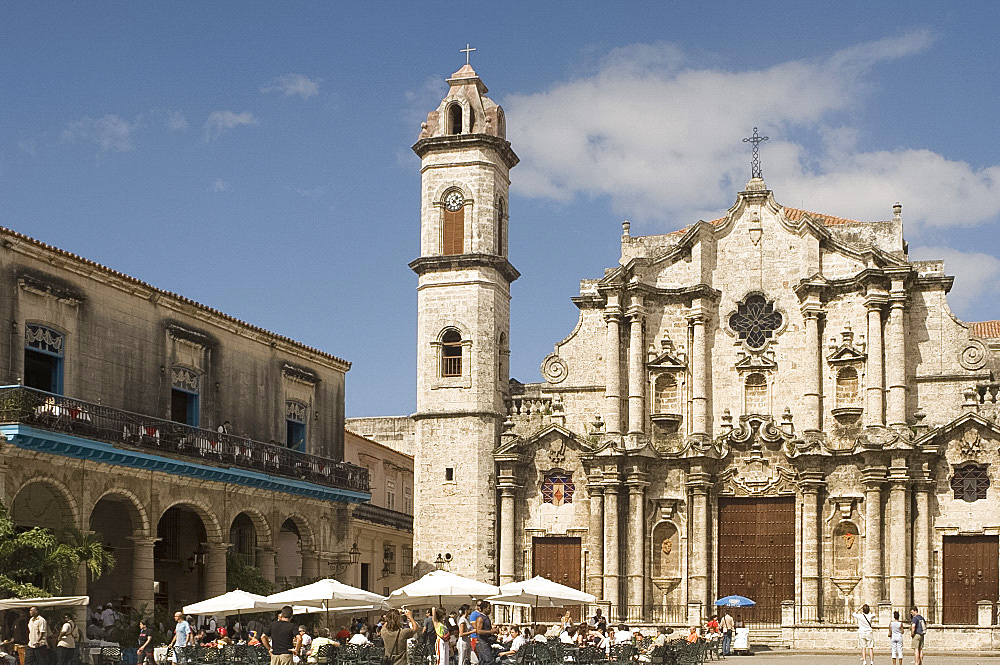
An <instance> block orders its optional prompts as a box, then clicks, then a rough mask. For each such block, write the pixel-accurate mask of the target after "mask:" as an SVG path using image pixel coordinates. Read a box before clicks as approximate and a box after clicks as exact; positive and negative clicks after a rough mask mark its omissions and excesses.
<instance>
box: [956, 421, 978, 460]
mask: <svg viewBox="0 0 1000 665" xmlns="http://www.w3.org/2000/svg"><path fill="white" fill-rule="evenodd" d="M959 450H961V451H962V454H963V455H965V456H966V457H977V456H978V455H979V453H981V452H982V451H983V441H982V438H981V437H980V436H979V430H978V429H976V428H975V427H970V428H968V429H967V430H965V431H964V432H963V433H962V442H961V444H960V446H959Z"/></svg>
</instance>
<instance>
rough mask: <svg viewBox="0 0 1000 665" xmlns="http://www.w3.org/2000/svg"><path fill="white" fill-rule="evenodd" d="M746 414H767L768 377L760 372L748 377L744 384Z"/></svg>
mask: <svg viewBox="0 0 1000 665" xmlns="http://www.w3.org/2000/svg"><path fill="white" fill-rule="evenodd" d="M743 396H744V402H745V408H744V410H743V412H744V413H745V414H751V413H756V414H766V413H767V412H768V411H769V409H768V408H767V377H765V376H764V375H763V374H761V373H760V372H754V373H753V374H750V375H749V376H747V378H746V381H744V383H743Z"/></svg>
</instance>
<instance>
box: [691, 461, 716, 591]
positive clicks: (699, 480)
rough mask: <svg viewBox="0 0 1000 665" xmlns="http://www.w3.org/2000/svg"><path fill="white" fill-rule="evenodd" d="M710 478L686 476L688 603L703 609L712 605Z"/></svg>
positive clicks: (696, 472) (709, 476) (705, 476)
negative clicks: (687, 499)
mask: <svg viewBox="0 0 1000 665" xmlns="http://www.w3.org/2000/svg"><path fill="white" fill-rule="evenodd" d="M711 487H712V485H711V475H710V474H708V473H704V472H702V471H700V470H697V471H691V472H690V473H688V481H687V488H688V492H689V493H690V495H691V501H690V503H689V505H690V506H691V518H690V522H689V524H690V533H689V534H688V543H689V545H688V547H689V548H690V551H689V554H688V601H689V603H699V604H700V605H701V606H702V607H703V608H704V607H707V606H708V604H709V603H710V602H711V600H710V599H709V594H710V592H711V589H712V585H711V580H710V579H709V573H710V572H711V570H710V569H711V564H712V553H711V551H710V546H711V542H712V541H711V538H710V533H709V525H710V524H711V522H712V520H711V519H710V517H711V516H710V515H709V500H708V499H709V492H710V491H711Z"/></svg>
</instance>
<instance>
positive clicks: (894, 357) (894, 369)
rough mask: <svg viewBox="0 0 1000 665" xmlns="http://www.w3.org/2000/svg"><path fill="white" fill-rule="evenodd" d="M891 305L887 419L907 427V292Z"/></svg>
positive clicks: (887, 335) (887, 336) (887, 341)
mask: <svg viewBox="0 0 1000 665" xmlns="http://www.w3.org/2000/svg"><path fill="white" fill-rule="evenodd" d="M900 290H902V289H900ZM893 291H895V289H893ZM894 295H895V294H894ZM889 306H890V309H889V320H888V322H886V326H885V375H886V377H885V378H886V383H887V384H888V387H889V395H888V397H887V398H886V421H887V423H888V425H889V427H905V426H906V326H905V325H904V324H903V318H904V312H905V307H906V300H905V293H904V294H902V295H901V296H899V297H893V298H892V300H891V301H890V303H889ZM900 616H902V615H900Z"/></svg>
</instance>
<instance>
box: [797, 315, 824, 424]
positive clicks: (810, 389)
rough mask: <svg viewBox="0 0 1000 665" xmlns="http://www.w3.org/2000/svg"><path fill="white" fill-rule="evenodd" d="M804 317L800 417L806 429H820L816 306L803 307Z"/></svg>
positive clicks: (820, 390)
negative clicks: (803, 410) (802, 389)
mask: <svg viewBox="0 0 1000 665" xmlns="http://www.w3.org/2000/svg"><path fill="white" fill-rule="evenodd" d="M802 316H803V317H805V328H806V342H805V343H806V348H805V353H803V354H802V363H803V365H804V366H805V370H804V371H803V375H804V378H805V395H804V396H805V403H804V406H805V413H803V418H802V421H801V422H802V428H803V429H804V430H806V431H809V430H820V429H822V426H823V421H822V418H823V403H822V399H823V370H822V367H820V344H821V341H820V338H819V316H820V310H819V309H818V308H816V307H810V308H803V310H802Z"/></svg>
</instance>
